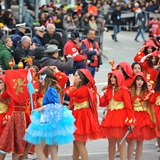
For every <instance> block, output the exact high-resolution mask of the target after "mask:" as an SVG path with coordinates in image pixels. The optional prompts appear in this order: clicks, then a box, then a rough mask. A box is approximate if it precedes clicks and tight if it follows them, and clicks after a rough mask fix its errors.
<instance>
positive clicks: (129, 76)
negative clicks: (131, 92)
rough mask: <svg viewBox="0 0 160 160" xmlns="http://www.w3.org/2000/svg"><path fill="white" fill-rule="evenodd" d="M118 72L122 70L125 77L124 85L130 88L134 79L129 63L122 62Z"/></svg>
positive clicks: (118, 66)
mask: <svg viewBox="0 0 160 160" xmlns="http://www.w3.org/2000/svg"><path fill="white" fill-rule="evenodd" d="M116 69H117V70H120V71H121V72H122V73H123V75H124V85H125V86H126V87H129V86H130V84H131V81H132V77H133V71H132V68H131V66H130V64H129V63H127V62H121V63H119V64H118V65H117V67H116Z"/></svg>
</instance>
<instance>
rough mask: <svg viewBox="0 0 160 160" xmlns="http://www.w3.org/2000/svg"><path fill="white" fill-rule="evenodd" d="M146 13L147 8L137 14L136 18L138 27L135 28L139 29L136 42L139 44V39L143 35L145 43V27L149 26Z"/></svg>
mask: <svg viewBox="0 0 160 160" xmlns="http://www.w3.org/2000/svg"><path fill="white" fill-rule="evenodd" d="M146 17H147V15H146V13H145V7H143V8H142V11H141V12H140V13H137V15H136V17H135V22H136V25H135V27H137V29H138V30H137V34H136V37H135V39H134V40H135V41H136V42H138V40H137V39H138V37H139V35H140V34H141V36H142V39H143V41H144V42H145V38H144V29H145V26H146V25H147V24H146Z"/></svg>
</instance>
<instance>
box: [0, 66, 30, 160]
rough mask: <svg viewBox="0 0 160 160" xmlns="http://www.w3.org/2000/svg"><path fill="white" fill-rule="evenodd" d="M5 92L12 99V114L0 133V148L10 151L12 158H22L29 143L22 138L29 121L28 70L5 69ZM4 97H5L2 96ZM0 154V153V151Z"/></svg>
mask: <svg viewBox="0 0 160 160" xmlns="http://www.w3.org/2000/svg"><path fill="white" fill-rule="evenodd" d="M5 76H6V78H5V81H6V85H7V94H8V96H9V97H11V98H12V99H13V103H14V108H13V112H12V115H11V117H10V119H9V121H8V123H7V125H6V127H5V129H4V131H3V133H2V135H1V139H0V150H2V151H4V152H6V153H12V160H22V159H24V158H25V157H26V155H27V154H28V151H29V149H30V147H31V144H29V143H27V142H26V141H24V140H23V136H24V135H25V130H26V128H27V127H28V125H29V123H30V118H29V113H30V107H31V102H30V98H29V93H28V88H27V83H28V80H27V78H26V77H27V76H28V70H25V69H21V70H7V71H5ZM1 98H2V99H6V97H2V95H1ZM0 155H1V153H0Z"/></svg>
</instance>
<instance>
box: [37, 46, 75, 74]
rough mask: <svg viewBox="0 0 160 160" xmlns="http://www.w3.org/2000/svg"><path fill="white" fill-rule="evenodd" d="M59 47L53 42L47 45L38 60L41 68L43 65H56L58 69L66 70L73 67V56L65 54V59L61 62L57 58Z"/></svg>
mask: <svg viewBox="0 0 160 160" xmlns="http://www.w3.org/2000/svg"><path fill="white" fill-rule="evenodd" d="M59 51H60V49H58V47H57V46H56V45H54V44H51V45H49V46H48V47H47V50H45V51H44V53H45V54H44V57H43V58H42V59H41V60H39V62H40V64H41V68H42V67H44V66H56V67H57V69H58V70H60V71H67V70H70V69H71V68H73V62H74V61H73V57H72V56H71V55H67V56H66V57H67V61H66V62H62V61H61V60H60V59H58V52H59Z"/></svg>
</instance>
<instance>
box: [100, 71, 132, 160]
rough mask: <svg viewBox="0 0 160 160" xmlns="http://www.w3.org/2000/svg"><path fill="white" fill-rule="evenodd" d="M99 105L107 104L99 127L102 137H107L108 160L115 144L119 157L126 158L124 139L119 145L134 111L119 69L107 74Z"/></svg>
mask: <svg viewBox="0 0 160 160" xmlns="http://www.w3.org/2000/svg"><path fill="white" fill-rule="evenodd" d="M99 106H100V107H106V106H107V109H108V111H107V113H106V117H104V119H103V121H102V123H101V127H102V132H103V137H104V138H108V142H109V147H108V152H109V160H114V156H115V151H116V144H117V143H118V149H119V152H120V159H121V160H126V157H127V152H126V141H125V140H124V141H123V143H122V144H121V145H120V144H119V143H120V141H121V140H122V138H123V137H124V135H125V133H126V132H127V130H128V127H129V126H132V125H134V121H135V120H134V113H133V110H132V103H131V95H130V93H129V90H128V89H127V87H126V86H124V76H123V74H122V72H121V71H117V70H116V71H112V72H110V73H109V74H108V86H107V90H106V91H105V93H104V95H103V96H102V97H101V98H100V105H99Z"/></svg>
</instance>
